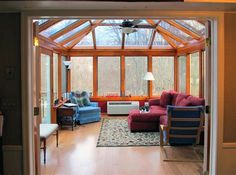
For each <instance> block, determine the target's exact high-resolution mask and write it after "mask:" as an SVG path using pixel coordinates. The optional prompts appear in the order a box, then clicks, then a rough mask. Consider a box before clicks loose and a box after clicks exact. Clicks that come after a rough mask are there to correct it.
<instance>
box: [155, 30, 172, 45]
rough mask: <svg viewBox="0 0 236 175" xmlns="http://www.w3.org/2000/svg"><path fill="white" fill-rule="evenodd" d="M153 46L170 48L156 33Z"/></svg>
mask: <svg viewBox="0 0 236 175" xmlns="http://www.w3.org/2000/svg"><path fill="white" fill-rule="evenodd" d="M153 46H170V45H169V43H168V42H167V41H166V40H165V39H164V38H163V36H161V35H160V34H159V33H158V32H157V33H156V35H155V38H154V41H153Z"/></svg>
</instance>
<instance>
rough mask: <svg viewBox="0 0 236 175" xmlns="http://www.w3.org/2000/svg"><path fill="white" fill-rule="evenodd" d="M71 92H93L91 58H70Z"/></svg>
mask: <svg viewBox="0 0 236 175" xmlns="http://www.w3.org/2000/svg"><path fill="white" fill-rule="evenodd" d="M71 90H72V91H80V92H81V91H87V92H93V57H71Z"/></svg>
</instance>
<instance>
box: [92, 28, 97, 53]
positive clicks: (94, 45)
mask: <svg viewBox="0 0 236 175" xmlns="http://www.w3.org/2000/svg"><path fill="white" fill-rule="evenodd" d="M92 36H93V47H94V49H97V42H96V34H95V30H93V31H92Z"/></svg>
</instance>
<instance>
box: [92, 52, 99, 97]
mask: <svg viewBox="0 0 236 175" xmlns="http://www.w3.org/2000/svg"><path fill="white" fill-rule="evenodd" d="M97 96H98V57H97V56H93V97H97Z"/></svg>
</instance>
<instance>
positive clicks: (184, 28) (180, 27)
mask: <svg viewBox="0 0 236 175" xmlns="http://www.w3.org/2000/svg"><path fill="white" fill-rule="evenodd" d="M164 21H165V22H167V23H168V24H170V25H172V26H174V27H176V28H177V29H179V30H181V31H182V32H184V33H186V34H188V35H189V36H191V37H192V38H194V39H195V40H200V39H201V36H200V35H198V34H197V33H195V32H192V31H191V30H189V29H187V28H186V27H184V26H182V25H181V24H179V23H177V22H175V21H173V20H169V19H166V20H164Z"/></svg>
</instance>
